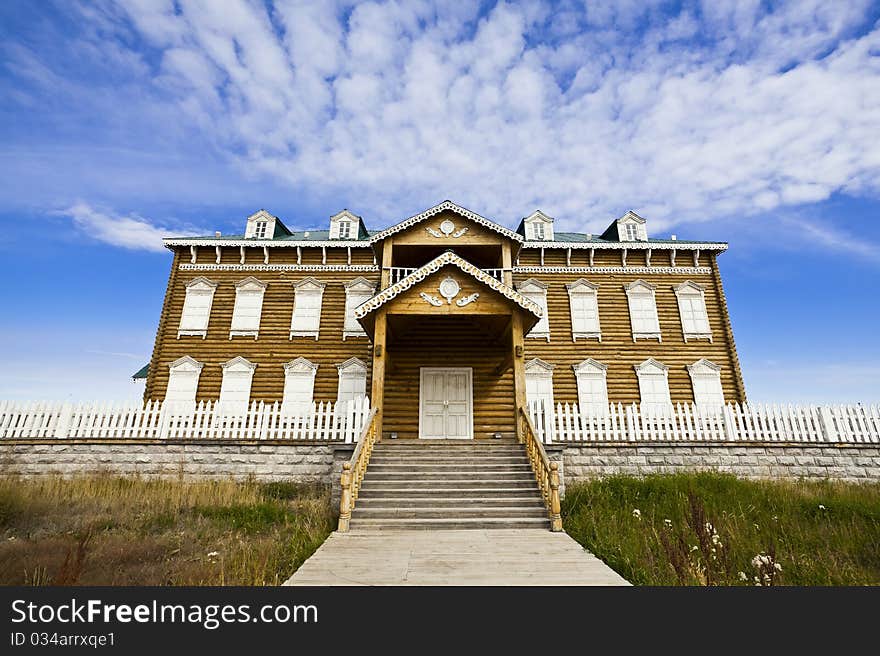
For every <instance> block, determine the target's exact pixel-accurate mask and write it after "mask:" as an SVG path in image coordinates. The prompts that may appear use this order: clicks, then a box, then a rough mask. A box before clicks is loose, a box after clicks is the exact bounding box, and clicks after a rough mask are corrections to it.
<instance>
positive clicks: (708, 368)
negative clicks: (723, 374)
mask: <svg viewBox="0 0 880 656" xmlns="http://www.w3.org/2000/svg"><path fill="white" fill-rule="evenodd" d="M685 366H686V367H687V370H688V373H689V374H691V375H694V374H697V375H699V374H708V375H711V374H715V373H718V372H720V371H721V365H720V364H715V363H714V362H712V361H710V360H707V359H706V358H700V359H699V360H697V361H696V362H694V363H693V364H688V365H685Z"/></svg>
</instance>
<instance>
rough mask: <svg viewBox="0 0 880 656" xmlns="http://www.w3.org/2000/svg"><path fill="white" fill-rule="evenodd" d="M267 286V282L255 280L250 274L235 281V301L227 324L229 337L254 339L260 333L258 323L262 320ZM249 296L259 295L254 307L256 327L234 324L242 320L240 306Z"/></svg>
mask: <svg viewBox="0 0 880 656" xmlns="http://www.w3.org/2000/svg"><path fill="white" fill-rule="evenodd" d="M268 286H269V285H268V283H265V282H262V281H261V280H257V279H256V278H254V277H252V276H251V277H248V278H245V279H244V280H240V281H239V282H237V283H235V303H234V304H233V306H232V320H231V321H230V324H229V339H232V338H233V337H253V338H254V341H256V340H257V338H258V337H259V334H260V323H261V322H262V318H263V298H264V296H265V294H266V287H268ZM249 296H253V297H256V296H259V303H258V305H257V307H256V310H257V327H256V328H246V327H243V326H242V325H241V324H240V323H239V325H236V322H241V321H242V316H241V314H240V313H241V312H242V309H243V307H242V306H243V304H244V302H245V301H244V299H245V298H248V297H249Z"/></svg>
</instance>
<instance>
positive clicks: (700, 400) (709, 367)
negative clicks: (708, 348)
mask: <svg viewBox="0 0 880 656" xmlns="http://www.w3.org/2000/svg"><path fill="white" fill-rule="evenodd" d="M687 369H688V373H689V374H690V376H691V384H692V385H693V388H694V403H696V404H697V407H699V408H700V409H710V410H720V409H721V408H723V407H724V391H723V390H722V389H721V367H719V366H718V365H717V364H715V363H714V362H709V361H708V360H706V359H701V360H697V361H696V362H694V363H693V364H689V365H688V368H687Z"/></svg>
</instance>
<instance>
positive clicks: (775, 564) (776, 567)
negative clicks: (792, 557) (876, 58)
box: [773, 563, 782, 572]
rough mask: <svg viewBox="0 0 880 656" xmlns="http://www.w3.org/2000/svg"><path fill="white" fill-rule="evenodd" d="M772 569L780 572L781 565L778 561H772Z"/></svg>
mask: <svg viewBox="0 0 880 656" xmlns="http://www.w3.org/2000/svg"><path fill="white" fill-rule="evenodd" d="M773 569H775V570H776V571H777V572H781V571H782V565H780V564H779V563H773Z"/></svg>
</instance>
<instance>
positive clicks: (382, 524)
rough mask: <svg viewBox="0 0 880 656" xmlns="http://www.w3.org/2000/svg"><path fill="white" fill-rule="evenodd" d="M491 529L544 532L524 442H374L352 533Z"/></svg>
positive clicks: (538, 494) (542, 507)
mask: <svg viewBox="0 0 880 656" xmlns="http://www.w3.org/2000/svg"><path fill="white" fill-rule="evenodd" d="M491 528H540V529H544V530H547V529H548V528H550V520H549V519H548V516H547V508H546V505H545V502H544V500H543V498H542V495H541V492H540V489H539V487H538V484H537V482H536V480H535V474H534V473H533V471H532V466H531V465H530V464H529V459H528V457H527V455H526V450H525V448H524V446H523V445H522V444H520V443H519V442H516V441H514V440H504V441H502V440H492V441H468V442H449V441H444V442H425V441H421V440H420V441H415V440H413V441H412V442H405V441H398V442H390V441H382V442H378V443H376V444H375V446H374V447H373V449H372V455H371V457H370V459H369V469H368V470H367V471H366V472H365V475H364V477H363V482H362V484H361V487H360V492H359V494H358V496H357V505H356V506H355V508H354V510H353V511H352V513H351V529H352V530H362V529H369V530H387V529H431V530H437V529H491Z"/></svg>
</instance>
